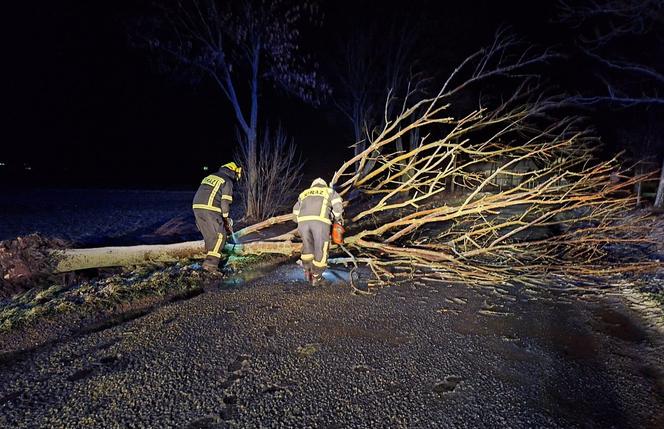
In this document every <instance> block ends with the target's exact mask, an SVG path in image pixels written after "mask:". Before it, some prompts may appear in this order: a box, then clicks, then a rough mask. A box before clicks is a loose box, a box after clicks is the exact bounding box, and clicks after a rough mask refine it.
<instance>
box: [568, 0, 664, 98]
mask: <svg viewBox="0 0 664 429" xmlns="http://www.w3.org/2000/svg"><path fill="white" fill-rule="evenodd" d="M559 4H560V20H561V21H562V22H563V23H565V24H568V25H570V26H572V27H573V28H574V29H575V30H576V31H578V32H579V34H580V36H579V37H578V40H577V42H578V47H579V49H580V50H581V51H582V52H583V53H584V54H585V55H586V56H587V57H588V58H589V59H591V60H592V62H593V63H594V64H595V65H596V66H597V67H596V68H595V69H594V73H595V76H596V77H597V79H598V80H599V82H602V84H603V86H604V89H605V93H604V94H580V95H578V96H575V97H573V99H572V100H573V101H574V102H577V103H580V104H598V103H611V104H614V105H619V106H634V105H652V106H664V70H663V69H662V67H664V0H608V1H604V2H601V1H594V0H586V1H584V2H575V3H574V4H571V3H568V2H566V1H560V2H559ZM644 51H645V52H644Z"/></svg>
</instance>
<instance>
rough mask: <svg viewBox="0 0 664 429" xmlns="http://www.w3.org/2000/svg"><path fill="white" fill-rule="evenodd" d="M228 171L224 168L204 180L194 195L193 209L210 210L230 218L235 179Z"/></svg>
mask: <svg viewBox="0 0 664 429" xmlns="http://www.w3.org/2000/svg"><path fill="white" fill-rule="evenodd" d="M224 170H227V169H224V168H222V169H221V170H219V171H218V172H217V173H215V174H210V175H209V176H207V177H205V178H203V180H202V181H201V185H200V186H199V187H198V190H197V191H196V195H194V201H193V203H192V207H193V208H194V209H200V210H210V211H213V212H217V213H221V215H222V216H223V217H228V214H229V211H230V204H231V203H232V202H233V179H232V178H231V176H230V173H226V171H224Z"/></svg>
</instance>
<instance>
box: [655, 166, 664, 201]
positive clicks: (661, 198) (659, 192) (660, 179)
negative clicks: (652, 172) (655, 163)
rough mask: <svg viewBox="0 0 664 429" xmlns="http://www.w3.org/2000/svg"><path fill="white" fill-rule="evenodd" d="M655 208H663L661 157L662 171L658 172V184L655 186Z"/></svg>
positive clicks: (663, 186)
mask: <svg viewBox="0 0 664 429" xmlns="http://www.w3.org/2000/svg"><path fill="white" fill-rule="evenodd" d="M655 208H656V209H658V210H662V209H664V159H662V171H660V172H659V186H657V196H656V197H655Z"/></svg>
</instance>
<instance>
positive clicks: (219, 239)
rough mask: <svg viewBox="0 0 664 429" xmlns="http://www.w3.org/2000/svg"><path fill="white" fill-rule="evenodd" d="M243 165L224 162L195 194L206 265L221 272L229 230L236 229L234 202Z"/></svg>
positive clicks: (195, 205) (194, 205)
mask: <svg viewBox="0 0 664 429" xmlns="http://www.w3.org/2000/svg"><path fill="white" fill-rule="evenodd" d="M241 176H242V168H241V167H238V166H237V164H235V163H234V162H229V163H228V164H224V165H222V166H221V167H220V168H219V171H217V172H216V173H215V174H210V175H209V176H207V177H205V178H204V179H203V180H202V181H201V185H200V186H199V187H198V191H196V195H194V202H193V205H192V207H193V209H194V216H195V217H196V227H197V228H198V230H199V231H200V232H201V234H203V240H205V251H206V252H207V255H206V257H205V262H203V269H205V270H207V271H210V272H217V271H218V268H219V261H220V260H221V252H222V250H223V248H224V244H225V243H226V234H227V233H230V234H232V233H233V219H231V218H230V206H231V203H232V202H233V182H234V181H238V180H240V178H241Z"/></svg>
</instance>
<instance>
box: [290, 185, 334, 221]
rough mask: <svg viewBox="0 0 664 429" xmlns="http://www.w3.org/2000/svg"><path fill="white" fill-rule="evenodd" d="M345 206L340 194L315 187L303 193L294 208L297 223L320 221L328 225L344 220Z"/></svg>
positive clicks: (328, 189) (329, 189) (324, 187)
mask: <svg viewBox="0 0 664 429" xmlns="http://www.w3.org/2000/svg"><path fill="white" fill-rule="evenodd" d="M343 210H344V209H343V204H342V200H341V197H340V196H339V194H338V193H337V192H336V191H335V190H334V189H332V188H328V187H326V186H323V185H315V186H312V187H311V188H309V189H307V190H306V191H303V192H302V193H301V194H300V196H299V198H298V199H297V203H295V206H293V216H294V218H295V221H296V222H298V223H299V222H305V221H308V220H319V221H321V222H325V223H327V224H328V225H331V224H332V220H334V221H335V222H337V221H341V220H342V219H343Z"/></svg>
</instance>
